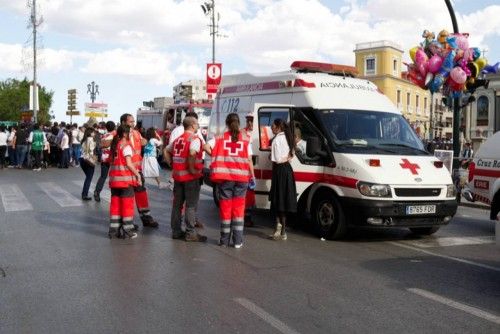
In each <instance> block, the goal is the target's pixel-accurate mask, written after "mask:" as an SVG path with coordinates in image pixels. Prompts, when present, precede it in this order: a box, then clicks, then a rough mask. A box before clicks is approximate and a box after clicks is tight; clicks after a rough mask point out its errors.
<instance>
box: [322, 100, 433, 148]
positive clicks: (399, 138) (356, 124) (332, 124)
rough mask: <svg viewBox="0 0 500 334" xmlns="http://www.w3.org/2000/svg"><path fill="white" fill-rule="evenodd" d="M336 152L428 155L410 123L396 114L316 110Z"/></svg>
mask: <svg viewBox="0 0 500 334" xmlns="http://www.w3.org/2000/svg"><path fill="white" fill-rule="evenodd" d="M316 114H317V115H318V118H319V120H320V123H322V124H323V126H324V127H325V131H326V132H327V135H328V136H329V137H330V139H331V140H332V141H333V143H334V144H335V145H334V146H335V149H336V150H338V151H341V152H345V153H363V154H366V153H371V154H405V155H424V154H425V155H427V154H428V153H427V152H426V151H425V149H424V146H423V143H422V141H421V140H420V138H419V137H418V136H417V134H416V133H415V131H413V129H412V128H411V127H410V125H409V124H408V122H407V121H406V120H405V119H404V118H403V117H402V116H401V115H400V114H395V113H388V112H380V111H363V110H347V109H344V110H317V111H316Z"/></svg>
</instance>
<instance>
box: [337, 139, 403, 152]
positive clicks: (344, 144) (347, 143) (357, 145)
mask: <svg viewBox="0 0 500 334" xmlns="http://www.w3.org/2000/svg"><path fill="white" fill-rule="evenodd" d="M335 144H336V145H337V146H339V147H354V148H362V149H369V150H378V151H382V152H388V153H397V152H395V151H391V150H388V149H385V148H382V147H379V146H375V145H370V144H360V143H354V142H351V141H344V142H340V143H335Z"/></svg>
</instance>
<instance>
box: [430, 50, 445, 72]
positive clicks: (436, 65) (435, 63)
mask: <svg viewBox="0 0 500 334" xmlns="http://www.w3.org/2000/svg"><path fill="white" fill-rule="evenodd" d="M441 65H443V58H441V57H440V56H439V55H437V54H435V55H433V56H432V57H431V58H430V59H429V72H430V73H433V74H435V73H436V72H437V71H439V69H440V68H441Z"/></svg>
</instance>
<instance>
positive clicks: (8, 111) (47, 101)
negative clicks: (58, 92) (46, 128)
mask: <svg viewBox="0 0 500 334" xmlns="http://www.w3.org/2000/svg"><path fill="white" fill-rule="evenodd" d="M29 92H30V81H28V79H27V78H24V79H23V80H22V81H20V80H17V79H7V80H5V81H0V121H20V120H21V112H22V110H23V109H26V108H28V106H29V101H30V97H29ZM53 96H54V92H53V91H48V90H47V89H46V88H45V87H43V86H42V87H40V88H39V90H38V100H39V103H40V105H39V106H38V109H39V111H38V121H39V122H40V123H46V122H48V121H50V120H51V119H52V118H53V115H52V114H51V112H50V107H51V106H52V98H53Z"/></svg>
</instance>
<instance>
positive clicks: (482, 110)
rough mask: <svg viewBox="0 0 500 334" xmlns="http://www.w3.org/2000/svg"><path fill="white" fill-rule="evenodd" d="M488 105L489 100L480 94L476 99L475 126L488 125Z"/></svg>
mask: <svg viewBox="0 0 500 334" xmlns="http://www.w3.org/2000/svg"><path fill="white" fill-rule="evenodd" d="M489 106H490V101H489V100H488V97H486V96H484V95H483V96H480V97H479V98H478V99H477V120H476V125H477V126H487V125H488V114H489V113H488V109H489Z"/></svg>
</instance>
